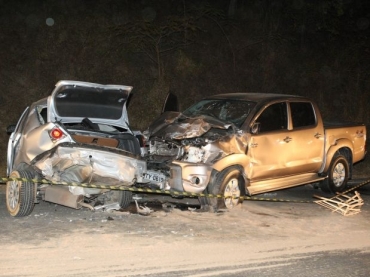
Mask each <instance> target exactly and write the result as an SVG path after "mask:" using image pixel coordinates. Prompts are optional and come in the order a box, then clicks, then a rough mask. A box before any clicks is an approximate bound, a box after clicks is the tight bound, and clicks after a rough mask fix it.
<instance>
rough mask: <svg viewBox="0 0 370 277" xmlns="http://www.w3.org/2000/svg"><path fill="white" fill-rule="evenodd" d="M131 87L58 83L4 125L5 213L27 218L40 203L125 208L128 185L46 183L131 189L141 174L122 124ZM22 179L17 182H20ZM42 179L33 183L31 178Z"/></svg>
mask: <svg viewBox="0 0 370 277" xmlns="http://www.w3.org/2000/svg"><path fill="white" fill-rule="evenodd" d="M131 90H132V87H130V86H121V85H100V84H94V83H87V82H77V81H60V82H58V83H57V84H56V86H55V88H54V90H53V91H52V93H51V95H50V96H49V97H47V98H44V99H41V100H39V101H37V102H35V103H33V104H32V105H30V106H29V107H27V108H26V109H25V111H24V112H23V114H22V115H21V117H20V119H19V121H18V123H17V124H16V125H10V126H8V129H7V132H8V133H9V134H10V138H9V142H8V153H7V175H8V176H9V177H10V178H15V179H16V180H14V181H8V182H7V189H6V205H7V209H8V211H9V213H10V214H11V215H12V216H17V217H18V216H26V215H29V214H30V213H31V212H32V210H33V208H34V204H35V203H38V202H39V201H40V200H45V201H49V202H53V203H57V204H61V205H65V206H68V207H72V208H80V207H82V206H87V207H89V208H91V209H94V207H96V206H99V207H106V206H107V205H110V206H112V205H115V206H118V207H119V208H125V207H127V206H128V205H129V204H130V202H131V200H132V193H131V192H130V191H127V190H110V189H101V188H86V187H79V186H63V185H51V183H59V182H67V183H73V182H77V183H94V184H105V185H107V184H108V185H114V186H124V187H131V186H133V185H134V184H135V183H136V181H139V180H140V179H141V178H142V176H143V173H144V172H146V162H145V161H143V160H142V159H141V151H142V150H141V149H143V148H141V146H142V145H140V134H139V133H136V132H133V131H132V130H131V129H130V127H129V120H128V115H127V109H126V103H127V100H128V98H129V95H130V93H131ZM20 178H23V180H22V181H20V180H21V179H20ZM35 178H37V179H46V180H49V181H50V184H47V183H46V184H45V183H44V182H43V183H42V184H41V183H35V182H33V181H30V180H31V179H35Z"/></svg>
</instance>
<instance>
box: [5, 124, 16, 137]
mask: <svg viewBox="0 0 370 277" xmlns="http://www.w3.org/2000/svg"><path fill="white" fill-rule="evenodd" d="M15 127H16V125H15V124H11V125H9V126H8V127H6V133H7V134H8V135H10V134H11V133H13V132H14V131H15Z"/></svg>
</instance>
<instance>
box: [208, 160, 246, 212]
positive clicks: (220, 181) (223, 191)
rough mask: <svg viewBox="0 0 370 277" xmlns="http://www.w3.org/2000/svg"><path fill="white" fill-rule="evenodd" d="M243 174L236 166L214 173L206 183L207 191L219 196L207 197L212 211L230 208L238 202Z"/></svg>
mask: <svg viewBox="0 0 370 277" xmlns="http://www.w3.org/2000/svg"><path fill="white" fill-rule="evenodd" d="M243 184H244V179H243V176H242V174H241V172H240V170H239V169H238V168H237V167H234V166H232V167H229V168H226V169H224V170H222V171H221V172H219V173H217V174H216V175H215V178H214V179H213V180H212V181H211V183H210V184H209V185H208V189H207V191H208V193H209V194H212V195H218V196H220V197H208V198H207V200H208V203H209V205H210V208H211V209H212V210H213V211H214V212H217V211H220V210H224V209H227V210H229V209H232V208H234V207H235V206H237V205H238V204H239V203H240V199H239V197H240V196H241V192H242V190H241V188H242V186H243Z"/></svg>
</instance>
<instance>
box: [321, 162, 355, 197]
mask: <svg viewBox="0 0 370 277" xmlns="http://www.w3.org/2000/svg"><path fill="white" fill-rule="evenodd" d="M348 177H349V163H348V161H347V159H346V157H344V156H343V155H335V156H334V158H333V160H332V161H331V163H330V167H329V171H328V178H326V179H325V180H323V181H321V183H320V188H321V190H322V191H324V192H328V193H336V192H342V191H343V190H344V189H345V188H346V186H347V182H348Z"/></svg>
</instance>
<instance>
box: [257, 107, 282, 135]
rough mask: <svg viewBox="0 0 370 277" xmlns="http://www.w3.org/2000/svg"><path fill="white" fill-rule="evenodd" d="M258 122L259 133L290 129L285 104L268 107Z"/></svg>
mask: <svg viewBox="0 0 370 277" xmlns="http://www.w3.org/2000/svg"><path fill="white" fill-rule="evenodd" d="M256 122H258V123H259V133H265V132H272V131H277V130H286V129H287V128H288V117H287V108H286V104H285V102H282V103H276V104H272V105H270V106H268V107H267V108H266V109H265V110H264V111H263V112H262V113H261V115H260V116H259V117H258V119H257V120H256Z"/></svg>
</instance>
